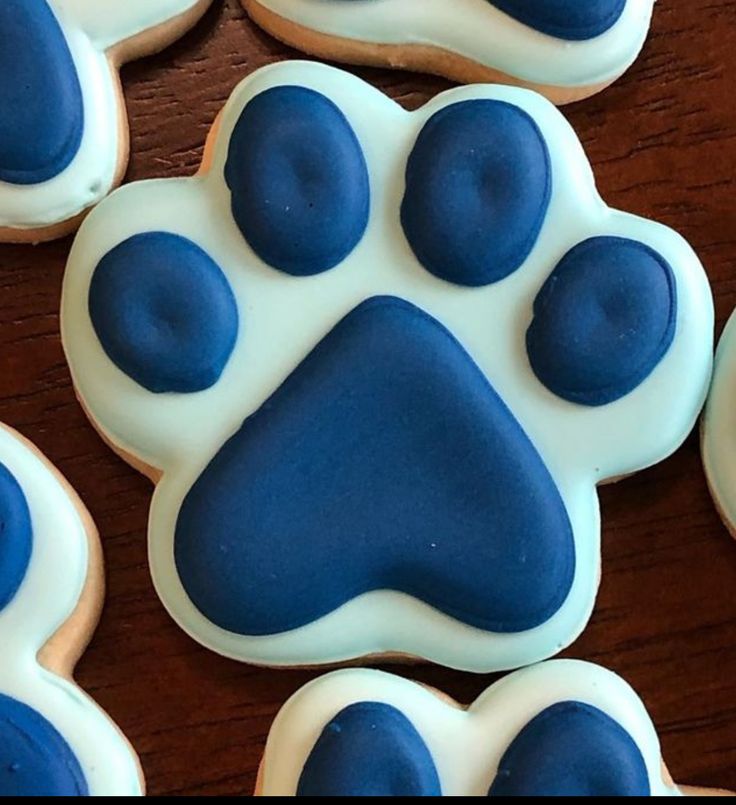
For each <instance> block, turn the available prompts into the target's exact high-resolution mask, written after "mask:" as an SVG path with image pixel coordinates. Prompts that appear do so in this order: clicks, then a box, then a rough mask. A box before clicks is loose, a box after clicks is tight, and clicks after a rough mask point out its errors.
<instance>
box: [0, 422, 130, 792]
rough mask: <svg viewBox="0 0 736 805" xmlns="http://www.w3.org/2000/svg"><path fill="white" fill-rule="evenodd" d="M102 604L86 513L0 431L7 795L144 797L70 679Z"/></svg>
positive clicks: (1, 725)
mask: <svg viewBox="0 0 736 805" xmlns="http://www.w3.org/2000/svg"><path fill="white" fill-rule="evenodd" d="M103 595H104V579H103V568H102V554H101V551H100V545H99V540H98V537H97V531H96V530H95V527H94V524H93V523H92V520H91V518H90V516H89V514H88V513H87V511H86V510H85V508H84V505H83V504H82V502H81V501H80V500H79V498H78V497H77V496H76V494H75V493H74V492H73V491H72V489H71V488H70V487H69V485H68V484H67V483H66V481H65V480H64V479H63V478H62V477H61V476H60V475H59V473H58V472H57V471H56V470H55V469H54V468H53V467H52V466H51V465H50V464H49V463H48V461H47V460H46V459H45V458H44V457H43V456H41V454H40V453H39V452H38V451H37V450H36V449H35V448H34V447H33V446H32V445H31V444H29V443H28V442H26V441H25V440H24V439H23V438H21V437H20V436H19V435H18V434H17V433H14V432H12V431H10V430H9V429H7V428H5V427H0V646H2V662H0V797H10V796H86V795H91V796H98V795H99V796H102V795H108V796H125V795H139V794H141V793H142V788H143V780H142V775H141V771H140V768H139V766H138V760H137V758H136V756H135V753H134V752H133V750H132V749H131V747H130V745H129V744H128V742H127V741H126V740H125V738H124V737H123V736H122V734H121V733H120V731H119V730H118V729H117V727H116V726H115V725H114V724H113V723H112V721H110V719H109V718H108V716H106V715H105V713H103V712H102V710H100V709H99V707H97V705H96V704H95V703H94V702H93V701H92V700H91V699H90V698H89V696H87V695H86V694H85V693H84V692H83V691H82V690H80V689H79V688H78V687H77V686H76V685H75V684H74V682H73V681H72V671H73V670H74V665H75V664H76V662H77V660H78V659H79V656H80V655H81V653H82V652H83V650H84V648H85V646H86V645H87V643H88V642H89V639H90V637H91V635H92V632H93V631H94V628H95V625H96V624H97V620H98V617H99V613H100V609H101V606H102V598H103Z"/></svg>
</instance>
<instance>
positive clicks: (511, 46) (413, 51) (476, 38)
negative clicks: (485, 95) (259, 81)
mask: <svg viewBox="0 0 736 805" xmlns="http://www.w3.org/2000/svg"><path fill="white" fill-rule="evenodd" d="M241 2H242V3H243V5H244V6H245V8H246V9H247V11H248V13H249V14H250V16H251V18H252V19H253V20H254V21H255V22H257V23H258V24H259V25H260V26H261V27H262V28H264V29H265V30H266V31H268V32H269V33H270V34H272V35H273V36H275V37H276V38H277V39H280V40H281V41H283V42H285V43H286V44H287V45H291V46H292V47H295V48H298V49H299V50H302V51H304V52H306V53H309V54H311V55H313V56H317V57H318V58H322V59H330V60H333V61H340V62H347V63H350V64H363V65H373V66H376V67H396V68H402V69H407V70H415V71H419V72H427V73H435V74H437V75H441V76H445V77H446V78H449V79H451V80H453V81H459V82H461V83H476V82H479V83H480V82H491V81H492V82H500V83H506V84H516V85H519V86H524V87H528V88H531V89H535V90H537V91H538V92H541V93H542V94H544V95H546V96H547V97H548V98H549V99H550V100H551V101H553V102H554V103H557V104H564V103H571V102H572V101H577V100H581V99H582V98H586V97H588V96H590V95H593V94H595V93H596V92H600V91H601V90H602V89H605V87H607V86H608V85H609V84H611V83H613V82H614V81H615V80H616V79H617V78H619V77H620V76H621V75H622V74H623V73H624V72H625V71H626V70H627V69H628V68H629V67H630V66H631V65H632V64H633V62H634V61H635V59H636V57H637V56H638V55H639V52H640V51H641V49H642V47H643V45H644V42H645V40H646V36H647V33H648V32H649V24H650V21H651V16H652V7H653V5H654V0H241Z"/></svg>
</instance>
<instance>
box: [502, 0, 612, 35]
mask: <svg viewBox="0 0 736 805" xmlns="http://www.w3.org/2000/svg"><path fill="white" fill-rule="evenodd" d="M490 2H492V4H493V5H494V6H496V8H499V9H501V11H505V12H506V13H507V14H509V15H510V16H512V17H514V18H515V19H517V20H519V22H523V23H524V24H525V25H528V26H530V27H531V28H535V29H536V30H537V31H541V32H542V33H545V34H549V35H550V36H556V37H558V38H559V39H569V40H583V39H593V38H594V37H596V36H599V35H600V34H603V33H605V32H606V31H607V30H608V29H609V28H612V27H613V26H614V25H615V24H616V22H618V19H619V17H620V16H621V14H623V11H624V8H625V7H626V0H490Z"/></svg>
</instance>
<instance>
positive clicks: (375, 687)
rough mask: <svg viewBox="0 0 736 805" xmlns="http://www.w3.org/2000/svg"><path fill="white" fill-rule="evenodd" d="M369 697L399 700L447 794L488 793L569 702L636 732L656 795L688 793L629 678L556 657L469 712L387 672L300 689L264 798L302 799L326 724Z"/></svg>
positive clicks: (272, 742) (511, 679)
mask: <svg viewBox="0 0 736 805" xmlns="http://www.w3.org/2000/svg"><path fill="white" fill-rule="evenodd" d="M363 701H370V702H379V703H383V704H388V705H391V706H393V707H395V708H397V709H398V710H400V711H401V712H402V713H403V714H404V715H405V716H406V717H407V718H408V719H409V721H411V723H412V724H413V725H414V727H415V728H416V729H417V731H418V732H419V734H420V735H421V737H422V738H423V740H424V742H425V743H426V745H427V747H428V749H429V751H430V754H431V755H432V758H433V760H434V762H435V765H436V767H437V773H438V776H439V778H440V783H441V787H442V793H443V795H444V796H448V797H451V796H475V797H485V796H486V795H487V794H488V790H489V788H490V787H491V784H492V782H493V780H494V778H495V776H496V771H497V770H498V766H499V763H500V761H501V758H502V757H503V754H504V752H505V751H506V749H508V747H509V745H510V744H511V742H512V741H513V740H514V738H515V737H516V736H517V735H518V734H519V732H521V730H522V729H523V728H524V726H526V724H528V723H529V721H531V720H532V719H533V718H534V717H535V716H537V715H539V713H541V712H542V711H543V710H545V709H546V708H548V707H551V706H552V705H554V704H557V703H559V702H565V701H579V702H582V703H584V704H588V705H590V706H592V707H596V708H598V709H599V710H602V711H603V712H604V713H606V714H607V715H608V716H610V717H611V718H612V719H614V720H615V721H617V722H618V723H619V724H620V725H621V726H622V727H623V728H624V729H625V730H626V732H628V734H629V735H630V736H631V737H632V738H633V740H634V742H635V743H636V745H637V746H638V747H639V750H640V751H641V753H642V757H643V758H644V762H645V764H646V767H647V771H648V773H649V782H650V786H651V792H652V795H653V796H678V795H680V792H679V790H678V789H677V787H676V786H674V785H668V784H667V783H666V782H665V781H664V780H663V779H662V769H661V765H660V764H661V753H660V746H659V739H658V737H657V733H656V731H655V729H654V725H653V724H652V722H651V719H650V718H649V715H648V714H647V711H646V709H645V708H644V705H643V704H642V702H641V700H640V699H639V697H638V696H637V695H636V693H634V691H633V690H632V689H631V688H630V687H629V686H628V685H627V684H626V682H624V681H623V679H621V678H620V677H618V676H616V674H614V673H612V672H611V671H607V670H605V669H603V668H601V667H600V666H597V665H591V664H590V663H584V662H579V661H575V660H555V661H551V662H546V663H542V664H541V665H536V666H533V667H531V668H525V669H524V670H522V671H517V672H516V673H513V674H511V675H509V676H507V677H506V678H504V679H502V680H501V681H500V682H497V683H496V684H495V685H492V686H491V687H490V688H488V689H487V690H486V691H485V693H483V694H482V695H481V696H480V697H479V698H478V699H476V701H475V702H474V703H473V704H472V705H471V706H470V707H469V708H468V709H467V710H462V709H460V708H458V707H456V706H453V705H450V704H448V703H447V702H446V701H444V700H443V699H441V698H440V697H439V696H438V695H437V694H436V693H434V692H432V691H430V690H428V689H427V688H425V687H423V686H421V685H418V684H416V683H415V682H410V681H409V680H406V679H403V678H402V677H398V676H392V675H391V674H386V673H383V672H381V671H373V670H368V669H365V668H354V669H349V670H344V671H335V672H333V673H331V674H326V675H325V676H322V677H320V678H319V679H316V680H314V681H313V682H311V683H309V684H308V685H306V686H305V687H303V688H302V689H301V690H299V691H298V692H297V693H296V694H294V696H292V698H291V699H289V701H288V702H287V703H286V704H285V705H284V706H283V708H282V709H281V711H280V712H279V714H278V715H277V717H276V720H275V721H274V723H273V726H272V727H271V732H270V734H269V736H268V743H267V745H266V751H265V754H264V758H263V790H262V794H263V796H287V797H288V796H294V795H295V793H296V790H297V786H298V783H299V777H300V776H301V773H302V769H303V768H304V764H305V763H306V761H307V758H308V757H309V754H310V752H311V751H312V749H313V748H314V745H315V743H316V742H317V739H318V738H319V736H320V734H321V733H322V731H323V729H324V728H325V726H327V724H328V723H329V722H330V721H331V720H332V719H333V718H334V717H335V716H336V715H337V714H338V713H339V712H340V711H341V710H343V709H344V708H346V707H349V706H350V705H352V704H355V703H357V702H363Z"/></svg>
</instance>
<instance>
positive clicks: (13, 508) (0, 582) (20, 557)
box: [0, 464, 33, 611]
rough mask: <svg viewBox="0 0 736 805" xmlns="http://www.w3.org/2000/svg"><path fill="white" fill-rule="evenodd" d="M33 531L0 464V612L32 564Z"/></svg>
mask: <svg viewBox="0 0 736 805" xmlns="http://www.w3.org/2000/svg"><path fill="white" fill-rule="evenodd" d="M32 548H33V531H32V529H31V514H30V512H29V511H28V504H27V503H26V497H25V495H24V494H23V490H22V489H21V488H20V485H19V484H18V482H17V481H16V480H15V478H14V476H13V475H12V474H11V472H10V471H9V470H8V469H7V467H5V466H4V465H2V464H0V611H2V610H3V609H4V608H5V607H6V606H7V605H8V604H9V603H10V601H11V600H12V599H13V598H14V597H15V594H16V593H17V592H18V588H19V587H20V585H21V583H22V582H23V578H24V577H25V575H26V570H27V569H28V564H29V562H30V561H31V551H32Z"/></svg>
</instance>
